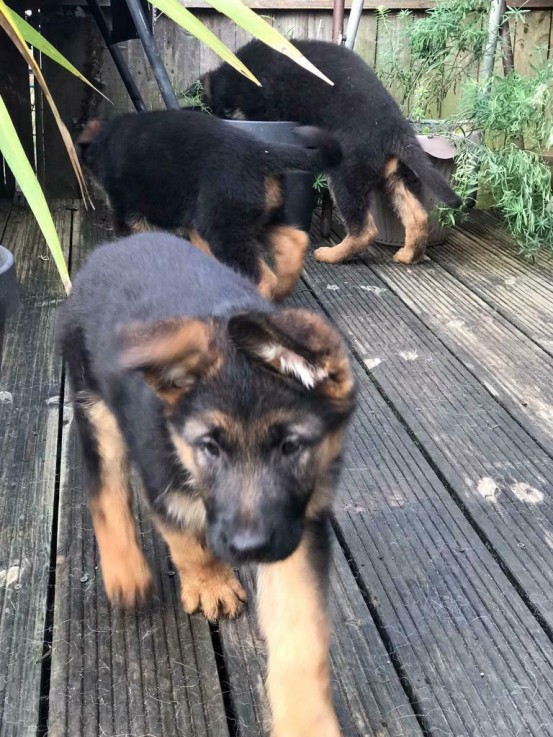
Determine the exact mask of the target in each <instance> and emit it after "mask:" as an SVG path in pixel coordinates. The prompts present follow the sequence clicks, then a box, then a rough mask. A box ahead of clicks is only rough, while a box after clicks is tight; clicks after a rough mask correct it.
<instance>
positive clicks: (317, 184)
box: [313, 174, 328, 194]
mask: <svg viewBox="0 0 553 737" xmlns="http://www.w3.org/2000/svg"><path fill="white" fill-rule="evenodd" d="M313 189H314V190H315V191H316V192H318V193H319V194H322V193H323V192H324V191H325V189H328V182H327V180H326V177H325V175H324V174H317V176H316V177H315V181H314V182H313Z"/></svg>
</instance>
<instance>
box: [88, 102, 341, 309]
mask: <svg viewBox="0 0 553 737" xmlns="http://www.w3.org/2000/svg"><path fill="white" fill-rule="evenodd" d="M298 143H299V144H303V145H297V146H284V145H274V144H265V143H263V142H261V141H259V140H258V139H256V138H254V137H252V136H251V135H249V134H248V133H246V132H245V131H242V130H238V129H237V128H236V127H234V126H230V125H228V124H227V123H225V122H223V121H221V120H218V119H217V118H214V117H212V116H209V115H204V114H201V113H198V112H190V111H185V110H182V111H178V110H177V111H175V110H166V111H156V112H150V113H141V114H138V115H137V114H128V115H120V116H118V117H116V118H114V119H113V120H111V121H109V122H106V123H102V122H100V121H98V120H92V121H90V122H89V123H88V124H87V126H86V127H85V129H84V130H83V132H82V133H81V135H80V136H79V138H78V139H77V148H78V150H79V154H80V157H81V159H82V161H83V162H84V163H85V165H86V166H87V167H88V169H89V170H90V172H91V173H92V175H93V176H94V178H95V179H96V181H97V182H98V183H99V184H100V185H101V187H102V188H103V189H104V190H105V192H106V194H107V196H108V199H109V202H110V205H111V207H112V209H113V215H114V222H115V229H116V232H117V234H118V235H121V236H123V235H129V234H131V233H134V232H138V231H143V230H147V229H149V228H150V229H151V228H152V227H153V228H155V229H162V230H168V231H177V230H180V229H183V230H185V231H186V232H187V234H188V237H189V238H190V241H191V242H192V243H193V244H194V245H195V246H197V247H199V248H201V249H202V250H203V251H205V252H206V253H211V254H212V255H213V256H215V258H217V259H219V260H220V261H222V262H223V263H226V264H227V265H228V266H231V267H232V268H234V269H236V270H237V271H239V272H240V273H241V274H243V275H245V276H247V277H248V278H250V279H252V280H253V281H254V282H256V283H257V284H258V285H259V288H260V292H261V293H262V294H263V295H264V296H265V297H271V298H273V299H282V298H284V297H286V296H287V295H288V294H289V293H290V292H291V291H292V289H293V287H294V285H295V283H296V281H297V279H298V277H299V273H300V271H301V267H302V264H303V257H304V255H305V251H306V249H307V245H308V238H307V235H306V234H305V233H303V231H301V230H299V229H297V228H295V227H293V224H289V223H287V222H286V221H285V210H284V203H283V193H282V175H283V174H284V173H285V172H289V171H306V172H309V171H313V172H314V171H316V170H317V169H319V168H321V169H322V170H324V171H326V170H329V169H331V168H332V167H333V166H335V165H336V164H338V163H339V162H340V160H341V155H342V154H341V150H340V147H339V145H338V144H337V143H336V141H335V140H334V139H333V138H332V136H331V135H330V134H328V133H326V132H323V131H320V130H317V129H315V128H307V127H304V128H298ZM267 255H268V256H269V257H270V258H272V260H273V261H274V272H273V271H272V270H271V268H270V267H269V266H268V264H267V263H266V261H265V257H266V256H267ZM292 264H293V270H292V269H291V268H290V267H291V265H292ZM281 268H282V269H283V271H282V273H281Z"/></svg>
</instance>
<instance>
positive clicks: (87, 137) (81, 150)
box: [75, 118, 103, 164]
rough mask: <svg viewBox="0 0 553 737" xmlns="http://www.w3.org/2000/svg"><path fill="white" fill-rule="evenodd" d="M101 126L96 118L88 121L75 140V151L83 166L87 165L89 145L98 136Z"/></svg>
mask: <svg viewBox="0 0 553 737" xmlns="http://www.w3.org/2000/svg"><path fill="white" fill-rule="evenodd" d="M102 126H103V124H102V121H101V120H98V119H97V118H95V119H93V120H89V121H88V123H86V125H85V127H84V128H83V129H82V131H81V132H80V133H79V135H78V136H77V138H76V139H75V148H76V149H77V153H78V155H79V158H80V160H81V161H82V162H83V163H84V164H88V152H89V149H90V144H91V143H92V141H94V139H95V138H96V137H97V136H98V134H99V133H100V131H101V130H102Z"/></svg>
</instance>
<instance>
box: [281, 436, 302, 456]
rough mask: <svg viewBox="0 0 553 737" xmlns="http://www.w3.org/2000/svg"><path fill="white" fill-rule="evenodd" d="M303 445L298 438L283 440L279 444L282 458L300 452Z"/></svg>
mask: <svg viewBox="0 0 553 737" xmlns="http://www.w3.org/2000/svg"><path fill="white" fill-rule="evenodd" d="M302 448H303V444H302V443H301V441H300V440H299V439H298V438H285V439H284V440H283V441H282V443H281V444H280V452H281V453H282V455H283V456H291V455H294V453H299V451H300V450H302Z"/></svg>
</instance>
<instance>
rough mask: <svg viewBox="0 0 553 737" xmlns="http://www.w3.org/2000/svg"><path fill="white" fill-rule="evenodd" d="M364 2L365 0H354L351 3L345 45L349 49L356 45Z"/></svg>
mask: <svg viewBox="0 0 553 737" xmlns="http://www.w3.org/2000/svg"><path fill="white" fill-rule="evenodd" d="M364 4H365V0H353V2H352V4H351V10H350V12H349V18H348V25H347V28H346V40H345V42H344V46H346V47H347V48H348V49H353V47H354V46H355V39H356V38H357V31H358V30H359V22H360V21H361V15H362V13H363V5H364Z"/></svg>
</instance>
